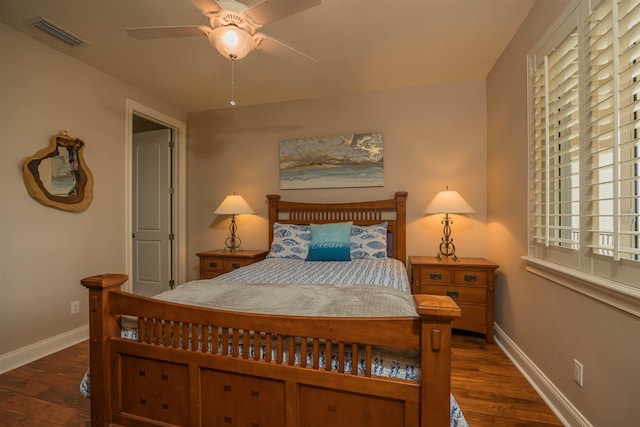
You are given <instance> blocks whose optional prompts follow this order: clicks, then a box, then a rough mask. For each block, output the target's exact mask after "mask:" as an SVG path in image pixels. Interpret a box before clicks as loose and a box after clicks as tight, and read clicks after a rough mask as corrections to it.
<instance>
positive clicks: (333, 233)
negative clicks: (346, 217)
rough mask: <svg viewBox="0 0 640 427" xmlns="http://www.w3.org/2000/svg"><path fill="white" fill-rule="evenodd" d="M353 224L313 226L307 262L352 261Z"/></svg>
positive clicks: (340, 223)
mask: <svg viewBox="0 0 640 427" xmlns="http://www.w3.org/2000/svg"><path fill="white" fill-rule="evenodd" d="M352 225H353V223H352V222H351V221H349V222H337V223H331V224H311V242H310V243H309V254H308V255H307V261H351V226H352Z"/></svg>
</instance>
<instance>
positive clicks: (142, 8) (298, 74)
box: [0, 0, 535, 112]
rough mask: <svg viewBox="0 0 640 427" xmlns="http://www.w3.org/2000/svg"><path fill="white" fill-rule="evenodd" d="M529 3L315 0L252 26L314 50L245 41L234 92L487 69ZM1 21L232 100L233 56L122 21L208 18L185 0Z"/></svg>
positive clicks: (175, 86) (287, 96)
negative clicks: (143, 33) (248, 48)
mask: <svg viewBox="0 0 640 427" xmlns="http://www.w3.org/2000/svg"><path fill="white" fill-rule="evenodd" d="M267 1H268V0H267ZM292 1H295V0H292ZM534 3H535V0H385V1H382V0H322V3H321V4H320V5H318V6H315V7H313V8H311V9H308V10H305V11H303V12H300V13H298V14H295V15H293V16H289V17H287V18H284V19H281V20H279V21H276V22H273V23H271V24H269V25H266V26H265V27H264V28H262V29H261V30H260V31H262V32H264V33H265V34H267V35H269V36H272V37H273V38H275V39H277V40H280V41H282V42H284V43H287V44H288V45H291V46H292V47H295V48H296V49H298V50H300V51H302V52H304V53H306V54H308V55H310V56H312V57H314V58H316V59H318V61H319V62H318V63H312V62H309V61H305V60H301V61H294V62H290V61H288V60H285V59H283V58H282V57H280V56H275V55H272V54H267V53H266V52H263V51H253V52H251V53H250V54H249V55H248V56H247V57H246V58H244V59H242V60H239V61H237V62H236V64H235V66H236V67H235V82H236V84H235V99H236V102H237V104H238V105H252V104H263V103H271V102H278V101H287V100H294V99H304V98H315V97H322V96H328V95H338V94H345V93H353V92H363V91H371V90H380V89H389V88H397V87H411V86H421V85H427V84H433V83H440V82H448V81H457V80H473V79H484V78H485V77H486V75H487V73H488V72H489V71H490V70H491V68H492V66H493V64H494V63H495V61H496V60H497V59H498V57H499V56H500V54H501V53H502V51H503V50H504V49H505V47H506V46H507V44H508V43H509V41H510V40H511V38H512V37H513V35H514V34H515V32H516V31H517V29H518V27H519V26H520V24H521V23H522V21H523V20H524V18H525V17H526V15H527V14H528V13H529V10H530V9H531V7H532V6H533V4H534ZM36 16H43V17H45V18H47V19H48V20H50V21H52V22H54V23H55V24H57V25H59V26H61V27H63V28H64V29H66V30H67V31H69V32H71V33H73V34H74V35H76V36H79V37H80V38H82V39H84V40H86V41H88V42H89V45H88V46H81V47H75V48H72V47H69V46H67V45H65V44H64V43H62V42H60V41H58V40H57V39H55V38H53V37H51V36H49V35H47V34H45V33H43V32H41V31H39V30H36V29H34V28H33V27H32V26H31V25H29V24H28V23H26V22H25V21H27V20H29V19H31V18H34V17H36ZM0 21H2V22H3V23H5V24H7V25H9V26H11V27H13V28H15V29H17V30H18V31H21V32H23V33H25V34H28V35H29V36H31V37H33V38H35V39H37V40H39V41H41V42H43V43H45V44H47V45H49V46H51V47H53V48H55V49H58V50H60V51H61V52H64V53H66V54H68V55H70V56H72V57H74V58H77V59H78V60H80V61H82V62H85V63H87V64H90V65H92V66H94V67H96V68H98V69H100V70H102V71H104V72H106V73H108V74H111V75H113V76H114V77H116V78H118V79H120V80H122V81H124V82H126V83H129V84H131V85H132V86H135V87H137V88H139V89H141V90H143V91H145V92H148V93H150V94H153V95H155V96H157V97H158V98H160V99H163V100H165V101H167V102H169V103H171V104H172V105H175V106H176V107H177V108H180V109H183V110H185V111H189V112H192V111H202V110H209V109H217V108H231V107H230V105H229V101H230V100H231V61H230V60H228V59H226V58H223V57H222V56H221V55H220V54H219V53H218V52H217V51H216V50H215V48H214V47H213V46H211V45H210V44H209V42H208V40H207V39H206V37H204V36H202V37H185V38H174V39H156V40H137V39H134V38H131V37H129V36H128V35H127V34H126V33H125V28H129V27H143V26H173V25H207V23H208V20H207V18H206V17H205V16H204V15H203V14H202V13H201V12H200V10H198V9H197V8H196V6H195V5H194V3H193V2H192V1H190V0H0Z"/></svg>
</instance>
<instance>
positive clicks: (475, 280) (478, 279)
mask: <svg viewBox="0 0 640 427" xmlns="http://www.w3.org/2000/svg"><path fill="white" fill-rule="evenodd" d="M454 283H457V284H459V285H472V286H486V284H487V272H486V271H473V270H455V271H454Z"/></svg>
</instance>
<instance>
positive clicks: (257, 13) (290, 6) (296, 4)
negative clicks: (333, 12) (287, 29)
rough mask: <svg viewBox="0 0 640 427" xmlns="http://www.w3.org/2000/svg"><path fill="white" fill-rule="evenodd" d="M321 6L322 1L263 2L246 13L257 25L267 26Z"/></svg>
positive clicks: (268, 0)
mask: <svg viewBox="0 0 640 427" xmlns="http://www.w3.org/2000/svg"><path fill="white" fill-rule="evenodd" d="M319 4H320V0H262V1H260V2H259V3H258V4H256V5H254V6H250V8H249V9H247V10H246V11H245V15H247V16H249V17H250V18H251V19H252V20H253V21H254V22H255V23H256V24H259V25H266V24H269V23H271V22H275V21H277V20H279V19H282V18H286V17H287V16H291V15H294V14H296V13H299V12H302V11H303V10H306V9H309V8H312V7H314V6H317V5H319Z"/></svg>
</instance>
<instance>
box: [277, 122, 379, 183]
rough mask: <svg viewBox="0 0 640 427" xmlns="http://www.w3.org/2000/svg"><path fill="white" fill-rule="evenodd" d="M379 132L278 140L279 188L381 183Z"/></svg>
mask: <svg viewBox="0 0 640 427" xmlns="http://www.w3.org/2000/svg"><path fill="white" fill-rule="evenodd" d="M383 148H384V147H383V135H382V132H369V133H354V134H348V135H339V136H325V137H310V138H297V139H288V140H284V141H281V142H280V189H282V190H291V189H309V188H345V187H382V186H383V185H384V167H383V166H384V150H383Z"/></svg>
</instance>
